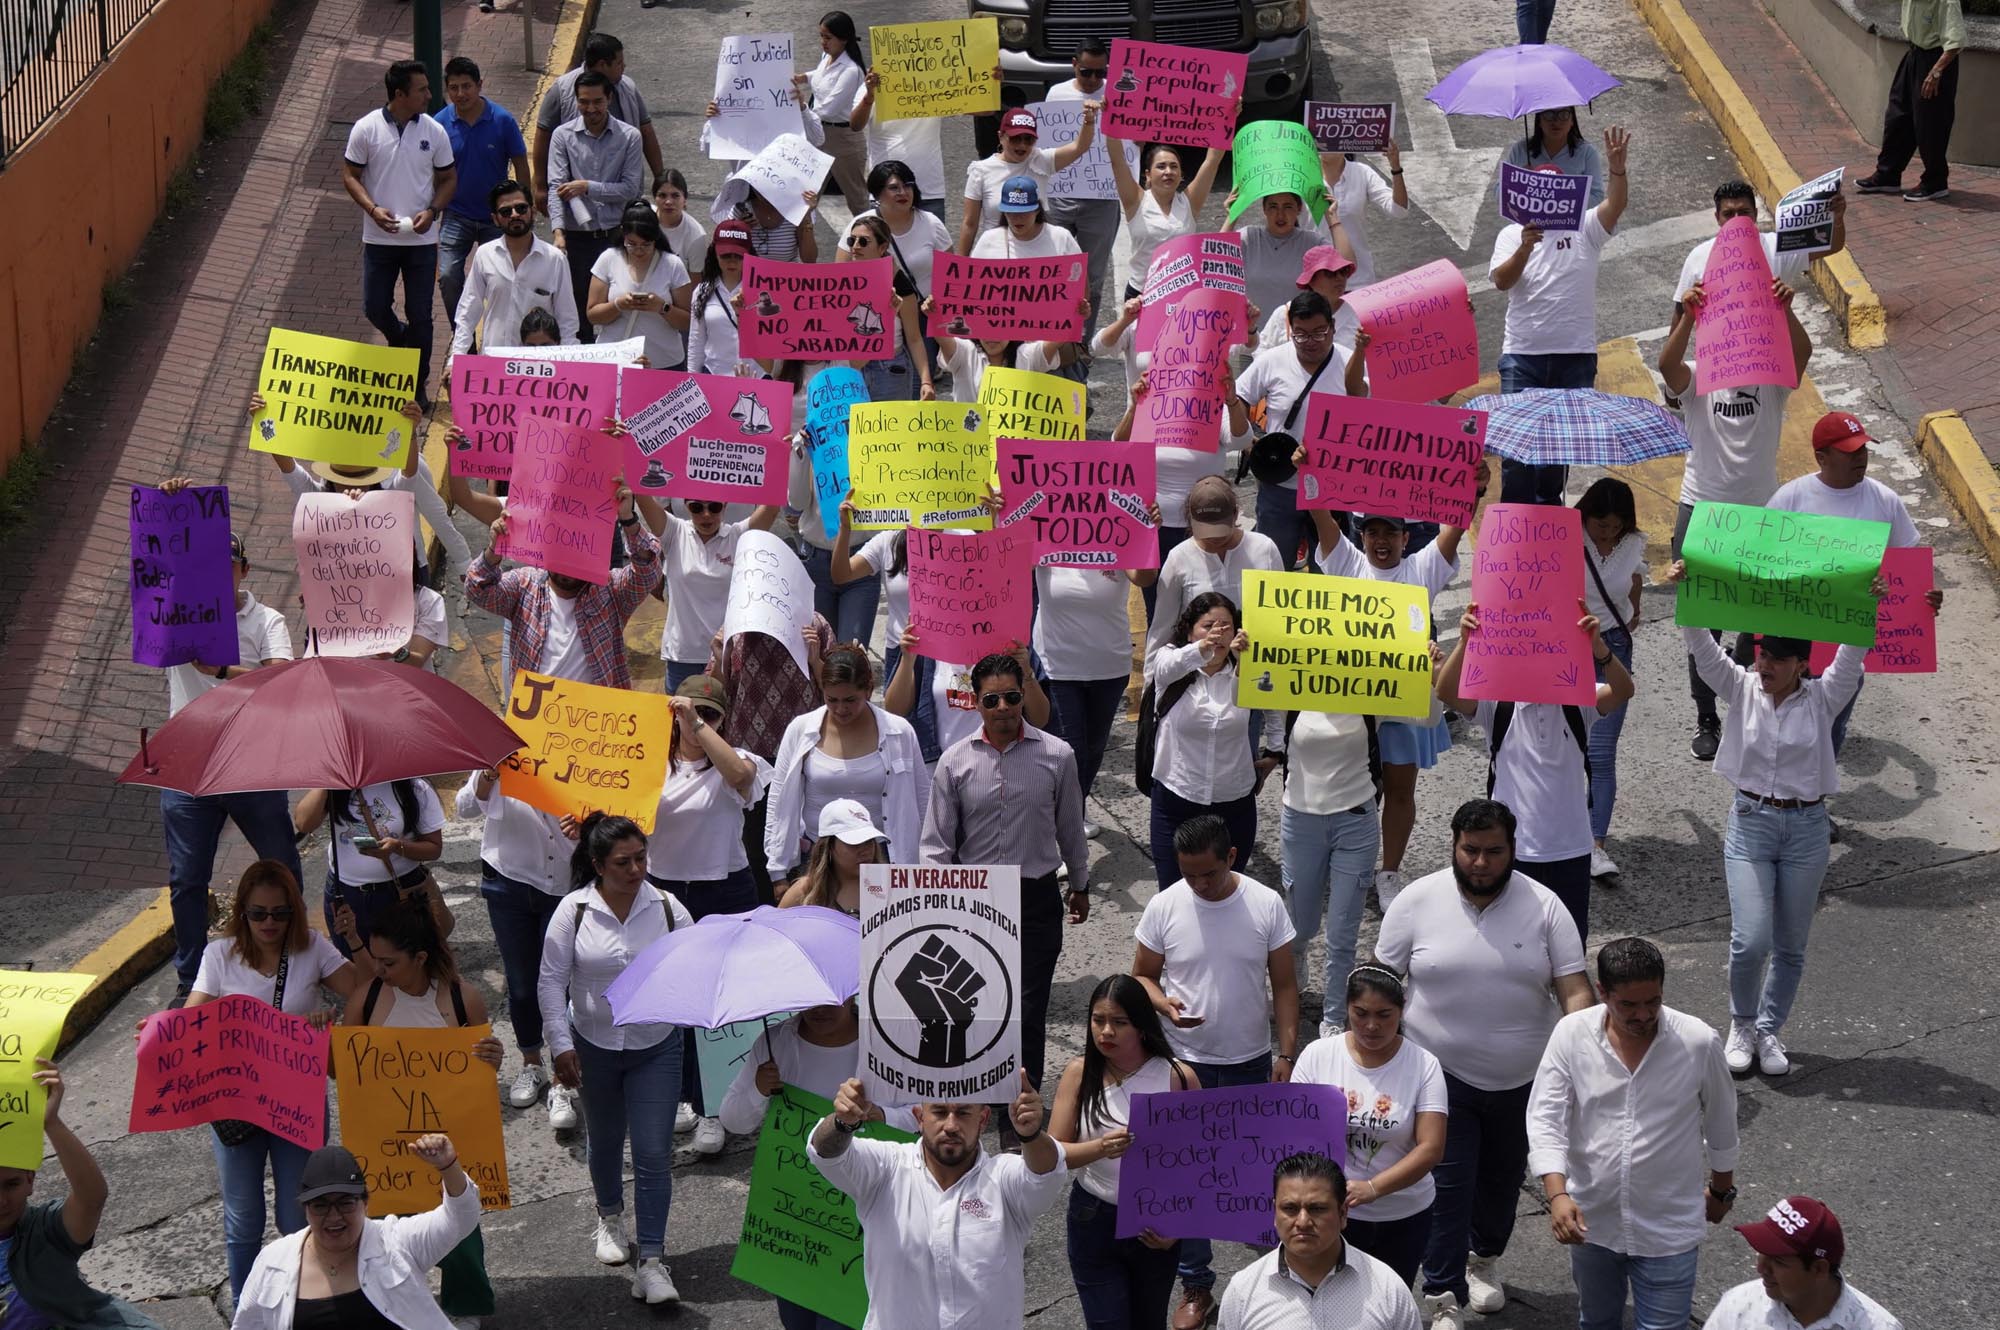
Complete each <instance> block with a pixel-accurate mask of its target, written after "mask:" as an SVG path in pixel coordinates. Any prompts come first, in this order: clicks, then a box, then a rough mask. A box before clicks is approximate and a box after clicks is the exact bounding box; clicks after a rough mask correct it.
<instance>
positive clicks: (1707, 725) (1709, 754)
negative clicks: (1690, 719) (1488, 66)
mask: <svg viewBox="0 0 2000 1330" xmlns="http://www.w3.org/2000/svg"><path fill="white" fill-rule="evenodd" d="M1721 746H1722V722H1721V720H1719V719H1718V718H1716V717H1714V716H1703V717H1702V718H1701V721H1700V723H1699V724H1697V725H1696V726H1695V731H1694V742H1692V743H1690V744H1689V745H1688V752H1690V753H1692V754H1693V755H1694V760H1695V761H1697V762H1713V761H1715V750H1716V749H1718V748H1720V747H1721Z"/></svg>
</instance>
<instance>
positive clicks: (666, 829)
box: [646, 748, 771, 882]
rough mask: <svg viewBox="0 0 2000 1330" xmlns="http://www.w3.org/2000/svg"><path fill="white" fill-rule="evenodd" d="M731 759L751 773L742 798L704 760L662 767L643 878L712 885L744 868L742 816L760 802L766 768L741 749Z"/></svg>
mask: <svg viewBox="0 0 2000 1330" xmlns="http://www.w3.org/2000/svg"><path fill="white" fill-rule="evenodd" d="M736 755H737V756H738V757H740V758H742V759H743V760H744V761H746V762H748V763H749V764H750V765H751V766H752V767H754V768H756V771H757V776H756V779H754V780H753V781H751V783H750V789H749V790H748V791H747V792H746V793H744V794H738V793H737V792H736V789H735V787H734V786H732V785H731V784H730V783H729V782H728V781H726V780H724V779H723V778H722V772H721V771H719V770H718V769H717V768H716V766H715V764H714V763H712V762H710V761H708V760H707V759H706V758H698V759H697V758H680V759H678V760H671V761H669V762H668V763H667V779H666V783H665V784H664V785H663V786H662V787H661V789H660V806H659V808H658V810H657V811H656V812H655V814H654V817H653V834H652V835H651V836H650V837H648V838H647V842H646V845H647V853H646V872H647V873H648V874H650V875H651V876H653V877H656V878H658V879H659V880H660V881H662V882H715V881H719V880H720V879H722V878H725V877H728V876H729V875H730V874H731V873H734V872H735V871H736V870H737V869H739V868H748V867H749V866H750V856H749V854H748V853H747V852H746V851H745V850H744V848H743V814H744V812H745V810H747V809H749V808H751V807H753V806H754V805H755V804H756V802H757V801H758V800H759V799H761V798H763V797H764V790H765V789H766V787H768V786H769V785H770V783H771V764H770V763H768V762H766V761H765V760H764V759H763V758H761V757H758V756H757V755H756V754H755V753H751V752H747V751H745V750H744V749H741V748H739V749H737V750H736Z"/></svg>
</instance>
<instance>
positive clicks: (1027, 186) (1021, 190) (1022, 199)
mask: <svg viewBox="0 0 2000 1330" xmlns="http://www.w3.org/2000/svg"><path fill="white" fill-rule="evenodd" d="M1041 206H1042V191H1041V189H1040V187H1039V186H1037V185H1036V184H1035V178H1034V177H1033V176H1025V175H1010V176H1008V177H1007V183H1006V184H1004V185H1002V186H1000V211H1001V212H1033V211H1034V210H1035V209H1037V208H1039V207H1041Z"/></svg>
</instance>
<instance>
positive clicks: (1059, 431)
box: [961, 365, 1090, 663]
mask: <svg viewBox="0 0 2000 1330" xmlns="http://www.w3.org/2000/svg"><path fill="white" fill-rule="evenodd" d="M1088 400H1089V399H1088V397H1087V396H1086V390H1085V388H1084V386H1083V385H1082V384H1080V383H1078V382H1077V381H1076V380H1074V379H1065V378H1063V377H1062V376H1061V375H1059V374H1037V373H1035V372H1034V371H1032V370H1025V369H1008V368H1006V367H1005V366H1004V365H988V366H987V367H986V374H985V376H984V377H983V378H981V379H980V380H979V403H978V406H977V408H976V409H977V410H978V412H979V419H980V424H979V428H980V429H983V430H984V431H985V432H986V437H987V438H989V439H995V440H998V439H1067V440H1071V441H1077V440H1081V439H1082V438H1083V427H1084V422H1085V421H1087V420H1088V419H1089V418H1090V411H1089V408H1088V405H1087V403H1088ZM961 663H962V662H961Z"/></svg>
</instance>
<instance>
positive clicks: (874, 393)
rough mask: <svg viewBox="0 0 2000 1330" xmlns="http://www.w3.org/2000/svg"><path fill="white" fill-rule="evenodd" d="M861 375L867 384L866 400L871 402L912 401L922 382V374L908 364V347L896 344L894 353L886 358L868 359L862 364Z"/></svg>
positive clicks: (914, 399)
mask: <svg viewBox="0 0 2000 1330" xmlns="http://www.w3.org/2000/svg"><path fill="white" fill-rule="evenodd" d="M861 377H862V379H863V380H864V381H865V382H866V383H867V384H868V400H869V401H871V402H914V401H916V400H917V389H918V388H919V387H920V386H921V385H922V383H923V381H924V380H923V376H922V375H921V374H918V373H916V372H915V371H914V370H913V369H912V368H911V364H910V348H909V347H907V346H898V347H897V348H896V354H895V355H894V356H893V357H891V358H890V359H888V360H870V361H867V362H865V363H863V364H862V366H861Z"/></svg>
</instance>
